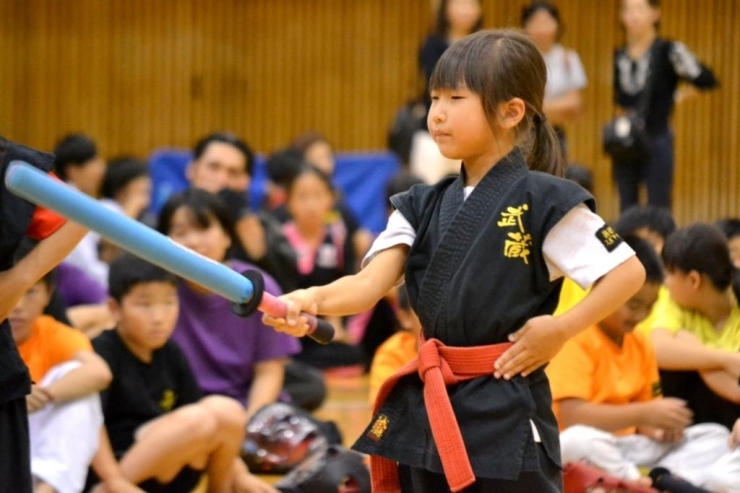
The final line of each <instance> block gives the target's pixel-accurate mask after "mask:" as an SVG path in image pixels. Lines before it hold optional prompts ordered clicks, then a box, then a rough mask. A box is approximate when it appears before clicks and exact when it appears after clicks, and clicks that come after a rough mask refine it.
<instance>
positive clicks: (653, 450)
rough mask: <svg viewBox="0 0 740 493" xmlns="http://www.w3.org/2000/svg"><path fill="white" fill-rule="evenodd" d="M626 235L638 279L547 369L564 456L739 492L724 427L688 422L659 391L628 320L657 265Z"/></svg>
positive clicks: (648, 353)
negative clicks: (640, 270)
mask: <svg viewBox="0 0 740 493" xmlns="http://www.w3.org/2000/svg"><path fill="white" fill-rule="evenodd" d="M626 240H627V243H628V244H629V245H630V247H631V248H632V249H633V250H634V251H635V253H636V255H637V257H638V259H640V261H641V262H642V264H643V265H644V267H645V271H646V274H647V278H646V282H645V284H644V286H643V287H642V288H641V289H640V291H638V293H637V294H635V295H634V296H633V297H632V298H631V299H630V300H629V301H628V302H627V303H625V304H624V305H623V306H622V307H621V308H619V309H618V310H617V311H616V312H614V313H613V314H612V315H610V316H608V317H606V318H605V319H604V320H603V321H602V322H600V323H598V324H597V325H595V326H593V327H590V328H589V329H586V330H585V331H583V332H581V333H580V334H578V335H576V336H575V337H574V338H573V339H571V340H569V341H568V342H566V343H565V345H564V346H563V349H562V350H561V351H560V353H558V355H557V356H555V358H553V360H552V361H551V363H550V365H549V367H548V368H547V374H548V376H549V377H550V382H551V388H552V394H553V402H554V408H555V413H556V416H557V418H558V423H559V426H560V428H561V430H563V431H562V433H561V435H560V445H561V449H562V459H563V462H564V463H566V462H575V461H587V462H589V463H591V464H592V465H594V466H596V467H599V468H601V469H603V470H605V471H606V472H607V473H609V474H612V475H614V476H617V477H620V478H623V479H626V480H638V479H639V478H640V477H641V474H640V470H639V468H640V467H646V468H654V467H658V466H660V467H664V468H667V469H669V470H671V471H673V472H674V474H677V475H680V476H682V477H683V478H684V479H686V480H687V481H690V482H692V483H694V484H695V485H697V486H702V487H704V488H709V489H710V490H711V491H738V490H737V485H740V474H738V473H739V472H740V467H739V466H740V451H734V452H731V451H730V449H729V444H728V439H729V437H730V432H729V430H727V429H726V428H725V427H723V426H721V425H717V424H711V423H707V424H699V425H694V426H690V425H691V422H692V413H691V411H690V410H689V409H688V408H687V407H686V403H685V402H683V401H681V400H679V399H673V398H661V396H660V394H661V389H660V380H659V378H658V367H657V361H656V358H655V353H654V352H653V348H652V346H651V344H650V341H649V339H647V338H646V337H644V336H643V335H642V334H639V333H637V332H635V327H636V326H637V324H638V323H639V322H640V321H641V320H642V319H644V318H645V317H646V316H647V314H648V313H649V312H650V310H651V309H652V306H653V304H654V303H655V301H656V299H657V297H658V289H659V288H660V286H661V283H662V280H663V272H662V268H661V264H660V259H659V258H658V256H657V255H656V253H655V251H654V250H653V248H652V247H651V246H650V245H649V244H648V243H647V242H645V241H644V240H640V239H639V238H636V237H628V238H627V239H626ZM597 282H598V281H597ZM733 485H735V486H733ZM733 488H735V489H733Z"/></svg>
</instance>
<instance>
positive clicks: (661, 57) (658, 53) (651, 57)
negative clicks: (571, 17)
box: [612, 0, 717, 211]
mask: <svg viewBox="0 0 740 493" xmlns="http://www.w3.org/2000/svg"><path fill="white" fill-rule="evenodd" d="M660 15H661V12H660V0H622V8H621V12H620V17H621V21H622V26H623V27H624V33H625V38H626V42H625V44H624V45H623V46H622V47H621V48H619V49H618V50H617V51H616V52H615V54H614V101H615V104H616V106H617V113H619V114H629V113H632V114H637V113H640V112H642V113H644V114H643V115H639V116H640V117H641V118H643V119H644V131H643V134H644V137H645V141H646V144H647V146H646V147H647V152H646V153H645V156H644V157H643V158H642V159H637V160H634V159H632V160H629V162H627V161H626V160H625V162H620V161H619V160H617V159H612V167H613V174H614V181H615V182H616V184H617V187H618V189H619V205H620V209H621V211H624V210H626V209H628V208H629V207H630V206H633V205H635V204H637V203H638V187H639V184H640V183H641V182H643V181H644V182H645V184H646V185H647V191H648V203H649V204H650V205H656V206H660V207H667V208H670V207H671V194H672V190H673V167H674V166H673V163H674V156H673V132H672V130H671V128H670V124H669V119H670V116H671V113H672V111H673V108H674V106H675V103H676V100H677V98H676V89H677V87H678V83H679V82H680V81H685V82H688V83H689V84H691V85H692V86H694V87H696V88H698V89H712V88H714V87H716V86H717V80H716V79H715V77H714V74H713V73H712V71H711V70H710V69H708V68H707V67H706V66H704V65H703V64H702V63H701V62H700V61H699V60H698V59H697V58H696V56H694V54H693V53H691V52H690V51H689V50H688V49H687V48H686V46H685V45H684V44H683V43H681V42H680V41H672V40H668V39H664V38H662V37H661V36H659V33H658V27H659V25H660ZM646 86H649V87H648V90H647V92H646V93H645V88H646ZM643 93H645V94H643ZM642 98H644V100H643V99H642ZM640 109H642V111H639V110H640Z"/></svg>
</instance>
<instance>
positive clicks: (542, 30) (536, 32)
mask: <svg viewBox="0 0 740 493" xmlns="http://www.w3.org/2000/svg"><path fill="white" fill-rule="evenodd" d="M559 27H560V26H558V21H557V20H555V18H554V17H553V16H552V15H550V13H549V12H548V11H547V10H545V9H539V10H538V11H537V12H535V13H534V14H532V17H530V18H529V20H528V21H527V24H526V25H525V26H524V30H525V31H526V32H527V35H529V37H530V38H532V41H534V44H536V45H537V49H539V50H540V51H541V52H543V53H547V52H548V51H550V49H551V48H552V45H554V44H555V41H556V40H557V37H558V29H559Z"/></svg>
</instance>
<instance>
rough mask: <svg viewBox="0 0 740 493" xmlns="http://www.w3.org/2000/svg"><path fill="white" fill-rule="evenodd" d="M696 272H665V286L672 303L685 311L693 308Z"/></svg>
mask: <svg viewBox="0 0 740 493" xmlns="http://www.w3.org/2000/svg"><path fill="white" fill-rule="evenodd" d="M698 276H699V274H697V273H696V272H691V273H686V272H682V271H680V270H678V269H674V270H666V273H665V286H666V288H668V292H669V293H670V294H671V298H673V301H675V302H676V303H678V304H679V305H680V306H681V307H683V308H686V309H691V308H694V299H695V298H696V278H697V277H698Z"/></svg>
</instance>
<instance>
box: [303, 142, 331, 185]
mask: <svg viewBox="0 0 740 493" xmlns="http://www.w3.org/2000/svg"><path fill="white" fill-rule="evenodd" d="M305 159H306V161H307V162H309V163H310V164H312V165H314V166H316V167H317V168H319V169H320V170H321V171H323V172H324V173H326V175H327V176H332V175H333V174H334V150H333V149H332V148H331V146H330V145H329V143H328V142H325V141H323V140H319V141H317V142H314V143H313V144H312V145H311V146H310V147H309V148H308V149H306V153H305Z"/></svg>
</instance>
